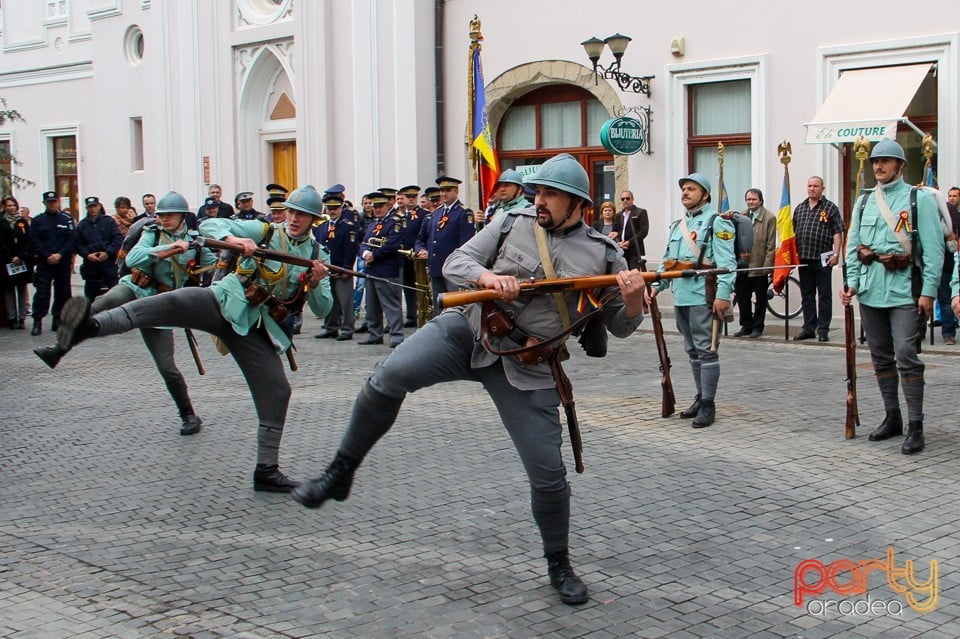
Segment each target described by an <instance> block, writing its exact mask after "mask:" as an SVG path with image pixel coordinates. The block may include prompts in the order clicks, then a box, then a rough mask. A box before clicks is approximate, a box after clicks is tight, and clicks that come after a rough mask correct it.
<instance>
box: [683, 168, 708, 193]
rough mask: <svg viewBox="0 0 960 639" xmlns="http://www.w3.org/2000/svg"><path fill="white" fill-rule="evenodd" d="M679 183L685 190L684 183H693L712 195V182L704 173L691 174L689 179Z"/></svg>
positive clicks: (686, 178) (685, 178)
mask: <svg viewBox="0 0 960 639" xmlns="http://www.w3.org/2000/svg"><path fill="white" fill-rule="evenodd" d="M677 182H678V183H679V184H680V188H681V189H682V188H683V183H684V182H693V183H694V184H696V185H698V186H700V188H702V189H703V190H704V192H705V193H706V194H707V195H709V194H710V190H711V189H710V180H708V179H707V176H706V175H704V174H703V173H691V174H690V175H688V176H687V177H682V178H680V179H679V180H677Z"/></svg>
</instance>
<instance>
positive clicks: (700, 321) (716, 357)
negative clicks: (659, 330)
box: [673, 304, 720, 400]
mask: <svg viewBox="0 0 960 639" xmlns="http://www.w3.org/2000/svg"><path fill="white" fill-rule="evenodd" d="M673 310H674V312H675V313H676V316H677V330H679V331H680V334H681V335H683V350H684V351H686V353H687V357H688V358H689V359H690V368H691V370H692V371H693V381H694V384H696V387H697V394H699V395H700V396H701V398H703V399H706V400H713V399H714V398H715V396H716V393H717V386H718V385H719V383H720V352H719V342H718V344H717V352H716V353H711V352H710V342H711V338H712V329H713V309H712V308H711V307H709V306H707V305H706V304H702V305H699V306H676V307H674V309H673Z"/></svg>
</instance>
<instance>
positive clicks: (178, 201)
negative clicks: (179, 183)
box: [157, 191, 190, 215]
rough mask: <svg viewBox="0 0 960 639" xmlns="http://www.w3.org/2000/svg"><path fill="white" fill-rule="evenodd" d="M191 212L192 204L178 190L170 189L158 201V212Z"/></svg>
mask: <svg viewBox="0 0 960 639" xmlns="http://www.w3.org/2000/svg"><path fill="white" fill-rule="evenodd" d="M189 212H190V205H188V204H187V198H185V197H183V196H182V195H180V194H179V193H177V192H176V191H170V192H168V193H167V194H166V195H164V196H163V197H162V198H160V199H159V200H158V201H157V214H158V215H160V214H163V213H183V214H184V215H186V214H187V213H189Z"/></svg>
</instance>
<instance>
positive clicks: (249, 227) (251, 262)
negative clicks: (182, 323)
mask: <svg viewBox="0 0 960 639" xmlns="http://www.w3.org/2000/svg"><path fill="white" fill-rule="evenodd" d="M271 226H273V227H274V228H273V233H272V235H271V237H270V242H269V244H268V245H267V246H266V247H265V248H268V249H270V250H272V251H280V252H282V253H289V254H290V255H295V256H297V257H303V258H306V259H310V258H311V257H312V256H313V251H314V246H319V245H318V244H317V241H316V240H315V239H314V238H313V234H312V233H307V234H306V236H305V237H302V238H292V237H290V236H289V235H287V225H286V224H268V223H264V222H259V221H256V220H249V221H248V220H231V219H228V218H209V219H206V220H204V221H203V222H202V223H201V224H200V233H201V234H203V235H205V236H207V237H211V238H214V239H217V240H224V239H226V238H227V237H229V236H233V237H244V238H249V239H251V240H253V241H254V242H256V243H257V244H259V243H261V242H262V241H263V238H264V237H265V236H266V234H267V232H268V229H269V228H270V227H271ZM316 259H318V260H321V261H324V262H326V261H329V259H330V254H329V253H328V252H327V249H325V248H323V246H319V252H318V253H317V258H316ZM256 262H257V260H255V259H253V258H252V257H243V258H240V262H239V264H238V265H237V271H238V272H240V273H244V274H246V273H253V272H254V267H255V266H256ZM308 270H309V269H307V268H305V267H303V266H294V265H293V264H283V263H282V262H275V261H273V260H263V261H262V265H261V275H260V277H259V278H258V281H257V283H258V284H260V285H261V286H264V287H265V288H266V289H267V290H269V291H270V292H271V293H272V294H273V295H274V297H276V298H277V299H279V300H287V299H290V298H291V297H293V295H294V294H295V293H296V292H297V287H299V286H303V284H301V283H300V280H299V278H300V275H301V273H305V272H307V271H308ZM210 288H211V289H213V291H214V293H215V294H216V297H217V303H218V304H220V313H221V314H222V315H223V318H224V319H225V320H227V321H228V322H230V324H231V326H233V330H234V331H236V332H237V334H238V335H246V334H247V333H249V332H250V329H252V328H254V327H256V326H258V325H260V323H261V322H262V323H263V325H264V326H265V327H266V329H267V332H268V333H269V334H270V337H271V338H272V340H273V343H274V347H275V348H276V350H277V353H283V352H284V351H286V350H287V349H288V348H290V343H291V342H290V338H289V337H288V336H287V334H286V333H285V332H284V330H283V329H282V328H280V325H279V324H277V323H276V321H274V319H273V318H272V317H270V314H269V310H270V309H269V308H267V306H266V305H261V306H254V305H252V304H250V303H249V302H248V301H247V298H246V295H245V294H244V285H243V284H242V283H241V281H240V277H239V276H238V274H237V273H230V274H229V275H227V276H226V277H224V278H223V279H221V280H219V281H217V282H214V283H213V284H211V285H210ZM307 304H309V306H310V310H311V311H313V312H314V314H316V315H318V316H319V317H324V316H326V314H327V313H328V312H329V311H330V307H331V306H333V296H332V295H331V293H330V282H329V280H327V279H326V278H324V279H322V280H320V284H319V285H317V287H316V288H314V289H310V290H308V291H307Z"/></svg>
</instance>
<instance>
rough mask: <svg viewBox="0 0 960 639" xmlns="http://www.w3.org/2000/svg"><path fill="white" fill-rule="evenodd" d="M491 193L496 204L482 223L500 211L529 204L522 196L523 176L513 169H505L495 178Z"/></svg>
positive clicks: (485, 222)
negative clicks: (495, 181)
mask: <svg viewBox="0 0 960 639" xmlns="http://www.w3.org/2000/svg"><path fill="white" fill-rule="evenodd" d="M493 193H494V196H495V197H496V199H497V203H496V205H495V206H494V207H493V208H492V210H489V211H488V215H485V219H484V220H483V223H484V224H485V225H486V224H490V222H491V221H492V220H493V218H495V217H496V216H497V215H499V214H501V213H509V212H510V211H513V210H514V209H525V208H527V207H528V206H530V204H529V202H527V198H525V197H523V178H521V177H520V174H519V173H517V172H516V171H514V170H513V169H506V170H504V171H503V173H501V174H500V177H499V178H497V183H496V184H494V185H493Z"/></svg>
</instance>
